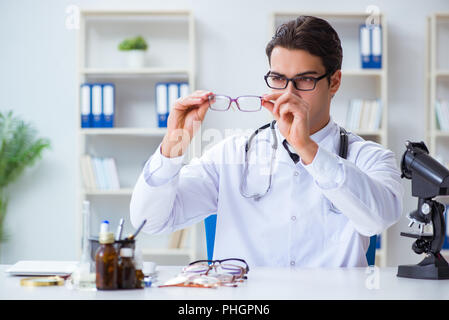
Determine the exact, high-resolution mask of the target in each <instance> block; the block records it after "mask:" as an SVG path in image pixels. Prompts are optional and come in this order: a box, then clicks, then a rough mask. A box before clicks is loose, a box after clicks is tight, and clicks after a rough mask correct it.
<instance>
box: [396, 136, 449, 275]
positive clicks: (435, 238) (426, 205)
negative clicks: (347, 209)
mask: <svg viewBox="0 0 449 320" xmlns="http://www.w3.org/2000/svg"><path fill="white" fill-rule="evenodd" d="M406 148H407V150H406V151H405V153H404V155H403V156H402V161H401V170H402V175H401V178H404V177H405V178H407V179H411V180H412V196H414V197H418V208H417V210H415V211H413V212H411V213H409V214H408V215H407V217H408V218H409V220H410V224H409V225H408V226H409V227H410V228H411V227H412V226H413V224H415V223H416V224H417V225H418V227H419V231H418V232H410V233H407V232H401V236H404V237H409V238H414V239H416V241H415V242H414V243H413V245H412V249H413V251H414V252H415V253H417V254H422V253H424V254H426V257H425V258H424V259H423V260H422V261H421V262H420V263H418V264H416V265H400V266H399V267H398V273H397V276H398V277H405V278H415V279H449V265H448V263H447V261H446V260H445V259H444V257H443V256H442V255H441V253H440V251H441V248H442V246H443V243H444V237H445V229H446V225H445V221H444V211H445V206H444V205H443V204H441V203H439V202H437V201H435V200H433V198H435V197H436V196H442V195H449V170H448V169H447V168H446V167H444V166H443V165H442V164H440V163H439V162H438V161H436V160H435V159H433V158H432V157H431V156H430V155H429V150H428V149H427V147H426V145H425V144H424V142H422V141H421V142H410V141H407V143H406ZM430 223H431V224H432V231H433V232H432V233H425V232H424V226H426V225H428V224H430Z"/></svg>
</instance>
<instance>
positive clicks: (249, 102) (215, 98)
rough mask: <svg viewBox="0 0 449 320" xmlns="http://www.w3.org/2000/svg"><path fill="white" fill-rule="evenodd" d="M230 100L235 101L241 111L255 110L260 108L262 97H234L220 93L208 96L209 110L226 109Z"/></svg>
mask: <svg viewBox="0 0 449 320" xmlns="http://www.w3.org/2000/svg"><path fill="white" fill-rule="evenodd" d="M232 102H235V104H236V105H237V108H238V109H239V110H240V111H243V112H255V111H260V110H261V109H262V97H260V96H251V95H249V96H240V97H237V98H235V99H233V98H231V97H229V96H225V95H221V94H215V95H210V96H209V108H210V109H211V110H215V111H226V110H228V109H229V108H230V107H231V104H232Z"/></svg>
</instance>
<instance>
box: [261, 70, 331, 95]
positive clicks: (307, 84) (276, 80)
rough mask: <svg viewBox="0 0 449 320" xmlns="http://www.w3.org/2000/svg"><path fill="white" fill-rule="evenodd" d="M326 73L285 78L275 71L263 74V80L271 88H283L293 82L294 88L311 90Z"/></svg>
mask: <svg viewBox="0 0 449 320" xmlns="http://www.w3.org/2000/svg"><path fill="white" fill-rule="evenodd" d="M327 75H328V74H327V73H325V74H323V75H322V76H320V77H316V78H315V77H310V76H297V77H293V78H287V77H285V76H282V75H278V74H275V73H271V71H268V73H267V74H266V75H265V76H264V79H265V82H266V83H267V86H268V87H270V88H271V89H285V88H287V86H288V83H289V82H290V81H291V82H293V86H294V87H295V89H296V90H300V91H312V90H313V89H315V87H316V84H317V82H318V81H320V80H321V79H324V78H325V77H326V76H327Z"/></svg>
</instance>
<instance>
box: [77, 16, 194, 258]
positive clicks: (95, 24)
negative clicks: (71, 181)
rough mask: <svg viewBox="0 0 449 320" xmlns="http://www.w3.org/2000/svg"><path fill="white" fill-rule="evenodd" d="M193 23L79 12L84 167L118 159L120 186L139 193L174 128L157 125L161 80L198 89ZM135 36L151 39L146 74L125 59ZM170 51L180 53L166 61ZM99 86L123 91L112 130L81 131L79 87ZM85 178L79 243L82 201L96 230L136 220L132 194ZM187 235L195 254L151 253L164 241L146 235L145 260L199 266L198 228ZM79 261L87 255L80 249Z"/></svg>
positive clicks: (80, 136)
mask: <svg viewBox="0 0 449 320" xmlns="http://www.w3.org/2000/svg"><path fill="white" fill-rule="evenodd" d="M194 22H195V21H194V17H193V14H192V12H191V11H187V10H160V11H152V10H139V11H136V10H95V9H94V10H85V9H81V10H80V30H79V32H78V48H77V50H78V54H77V56H78V72H77V90H78V95H77V106H78V112H77V115H78V119H77V127H78V128H79V129H78V154H77V161H80V159H81V156H82V155H84V154H86V153H88V154H90V155H91V156H93V157H100V158H101V157H105V158H114V159H115V160H116V165H117V171H118V176H119V181H120V185H124V186H132V185H133V183H135V182H136V180H137V178H138V176H139V174H140V171H141V170H142V167H143V164H144V163H145V162H146V160H148V157H149V156H150V155H151V154H152V153H153V152H154V151H155V150H156V148H157V146H158V145H159V144H160V142H161V141H162V138H163V137H164V135H165V134H166V132H167V128H158V127H157V123H156V122H155V119H156V111H155V108H156V105H155V103H154V101H155V97H154V92H155V87H154V86H155V84H156V83H157V82H159V81H163V82H171V81H176V82H187V83H188V84H189V89H190V91H191V92H193V91H194V90H195V57H196V53H195V28H194ZM128 34H129V35H131V34H141V35H142V36H143V37H144V38H146V39H147V40H148V44H149V50H148V52H147V53H146V58H145V59H146V60H145V67H142V68H129V67H127V66H126V60H124V59H122V58H124V57H125V56H124V53H122V52H120V51H119V50H118V49H117V46H118V43H120V41H122V40H123V39H124V38H125V37H128V36H129V35H128ZM166 52H171V53H173V54H170V55H167V54H166ZM97 79H98V80H97ZM95 81H98V82H103V81H108V82H113V83H114V84H115V85H116V91H115V94H116V96H115V107H116V109H115V115H114V117H115V119H114V122H115V123H114V126H115V127H113V128H81V119H80V118H81V116H80V114H81V112H80V99H79V98H80V85H81V84H82V83H84V82H95ZM97 137H99V138H97ZM103 137H105V138H104V139H103ZM109 137H110V138H109ZM138 137H150V138H151V139H141V138H139V139H137V138H138ZM79 167H81V166H79ZM78 177H79V179H78V187H77V197H78V201H77V203H78V205H77V206H78V212H79V218H78V219H77V234H78V235H79V237H80V238H81V230H82V225H81V222H82V219H81V218H82V202H83V200H85V199H88V200H89V201H90V202H91V208H92V210H91V212H92V219H91V220H92V221H93V222H94V223H97V221H98V220H99V221H101V220H102V219H105V218H109V220H110V221H111V226H112V228H115V226H116V224H118V220H119V218H121V217H123V215H126V214H129V211H128V210H129V201H130V196H131V195H132V193H133V189H132V187H131V188H126V187H125V188H121V189H116V190H100V189H96V190H92V189H85V187H84V186H83V185H84V184H83V181H82V174H81V168H79V172H78ZM128 218H129V217H128ZM95 227H96V226H94V227H93V229H92V230H93V233H95ZM91 228H92V225H91ZM187 232H188V233H189V237H188V239H189V242H188V243H187V244H186V246H187V247H188V248H189V249H184V248H182V249H169V248H168V245H167V247H165V245H164V243H165V242H159V245H160V246H161V247H160V248H152V247H151V246H158V244H157V243H158V240H157V239H159V237H158V235H145V237H142V238H143V239H146V240H142V241H143V242H142V246H141V248H142V250H143V253H144V255H146V256H151V255H153V256H155V255H157V256H158V257H159V258H160V257H162V259H165V260H166V261H169V264H172V263H177V262H178V261H183V262H184V261H186V260H188V261H193V260H196V258H197V253H196V233H197V231H196V225H194V226H192V227H190V228H188V231H187ZM145 241H146V242H145ZM154 241H156V244H155V242H154ZM150 244H151V245H150ZM146 246H150V247H151V248H146ZM78 254H81V248H79V251H78ZM164 257H165V258H164ZM163 261H164V260H162V262H161V263H163Z"/></svg>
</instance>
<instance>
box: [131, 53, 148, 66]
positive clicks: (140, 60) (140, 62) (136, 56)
mask: <svg viewBox="0 0 449 320" xmlns="http://www.w3.org/2000/svg"><path fill="white" fill-rule="evenodd" d="M145 52H146V51H145V50H129V51H127V52H126V54H127V57H126V60H127V61H126V62H127V64H128V67H130V68H142V67H143V66H144V65H145Z"/></svg>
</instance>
